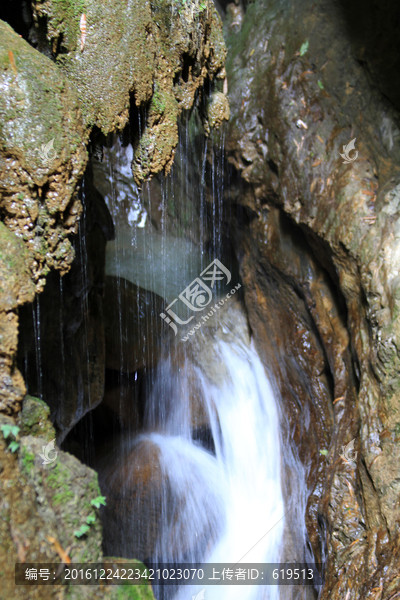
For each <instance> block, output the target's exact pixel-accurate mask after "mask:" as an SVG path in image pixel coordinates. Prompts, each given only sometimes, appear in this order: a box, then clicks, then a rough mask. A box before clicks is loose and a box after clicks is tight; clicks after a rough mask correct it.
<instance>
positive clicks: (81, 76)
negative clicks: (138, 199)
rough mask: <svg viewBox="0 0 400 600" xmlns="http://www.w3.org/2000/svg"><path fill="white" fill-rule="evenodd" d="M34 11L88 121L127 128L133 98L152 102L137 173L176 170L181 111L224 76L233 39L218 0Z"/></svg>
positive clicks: (47, 4)
mask: <svg viewBox="0 0 400 600" xmlns="http://www.w3.org/2000/svg"><path fill="white" fill-rule="evenodd" d="M33 16H34V21H35V28H34V36H36V37H37V38H38V39H39V40H40V43H41V45H43V46H42V49H43V50H44V51H46V52H48V53H51V55H52V56H53V57H54V58H55V59H56V62H57V64H58V65H59V66H60V68H61V70H62V71H63V72H64V73H65V74H66V75H67V77H68V79H69V80H70V81H73V82H74V85H75V86H76V88H77V90H78V94H79V97H80V100H81V102H82V110H83V114H84V119H85V122H86V124H87V125H88V126H90V127H92V126H94V125H96V127H98V128H99V129H101V131H102V132H103V133H105V134H107V133H109V132H110V131H115V130H116V129H118V130H121V129H123V127H124V126H125V125H126V124H127V122H128V119H129V109H130V99H132V100H133V102H134V104H135V105H136V107H143V106H144V105H146V106H147V109H148V110H147V116H146V117H145V118H144V121H145V127H144V129H143V130H142V131H140V132H138V135H137V139H136V151H135V157H134V161H133V164H132V168H133V173H134V176H135V179H136V181H137V182H138V183H141V182H142V181H143V180H144V179H145V178H147V177H148V176H150V175H151V174H154V173H157V172H159V171H161V170H163V169H165V170H166V171H167V172H168V171H169V169H170V168H171V165H172V162H173V158H174V152H175V147H176V145H177V143H178V126H177V118H178V116H179V115H180V113H181V112H182V110H185V109H186V110H187V109H189V108H191V107H192V105H193V102H194V100H195V96H196V93H197V91H198V90H199V89H200V88H201V87H202V86H203V84H204V82H205V81H206V79H209V80H212V79H214V78H221V77H224V73H225V72H224V62H225V45H224V40H223V36H222V29H221V23H220V19H219V17H218V14H217V12H216V10H215V8H214V5H213V3H212V2H209V1H208V0H207V1H206V2H200V1H199V0H193V1H192V2H190V3H187V2H183V1H180V0H179V1H176V0H167V1H162V2H153V3H151V2H149V1H145V2H143V1H139V0H135V1H134V2H131V3H129V4H128V5H127V4H124V3H113V2H110V3H106V4H104V3H103V4H99V3H98V2H96V1H95V0H92V1H89V2H85V3H83V2H72V3H71V4H63V3H61V2H54V1H52V0H47V1H39V2H35V3H34V10H33ZM82 19H83V20H82ZM44 20H45V21H46V23H47V28H46V29H45V30H44V28H43V21H44Z"/></svg>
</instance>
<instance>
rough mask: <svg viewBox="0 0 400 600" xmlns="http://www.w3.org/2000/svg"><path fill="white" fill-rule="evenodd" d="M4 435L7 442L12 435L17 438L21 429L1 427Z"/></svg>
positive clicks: (8, 426) (11, 426) (15, 426)
mask: <svg viewBox="0 0 400 600" xmlns="http://www.w3.org/2000/svg"><path fill="white" fill-rule="evenodd" d="M0 429H1V431H2V434H3V436H4V439H5V440H6V439H7V438H8V436H9V435H10V433H11V434H12V435H13V436H14V437H15V438H16V437H17V435H18V433H19V427H18V425H7V424H4V425H2V426H1V427H0Z"/></svg>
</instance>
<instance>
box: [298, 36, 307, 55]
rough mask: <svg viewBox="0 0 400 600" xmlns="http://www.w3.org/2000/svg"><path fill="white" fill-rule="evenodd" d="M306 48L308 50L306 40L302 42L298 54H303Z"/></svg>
mask: <svg viewBox="0 0 400 600" xmlns="http://www.w3.org/2000/svg"><path fill="white" fill-rule="evenodd" d="M307 50H308V40H306V41H305V42H303V44H302V45H301V46H300V52H299V54H300V56H304V55H305V53H306V52H307Z"/></svg>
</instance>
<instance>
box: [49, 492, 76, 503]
mask: <svg viewBox="0 0 400 600" xmlns="http://www.w3.org/2000/svg"><path fill="white" fill-rule="evenodd" d="M73 497H74V494H73V492H72V490H70V489H69V488H65V489H64V490H63V491H62V492H58V493H57V494H54V496H53V500H52V502H53V505H54V506H58V505H60V504H67V502H68V501H69V500H71V499H72V498H73Z"/></svg>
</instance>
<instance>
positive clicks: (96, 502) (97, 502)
mask: <svg viewBox="0 0 400 600" xmlns="http://www.w3.org/2000/svg"><path fill="white" fill-rule="evenodd" d="M90 504H91V505H92V506H94V507H95V508H100V506H105V505H106V497H105V496H97V498H93V500H91V501H90Z"/></svg>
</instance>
